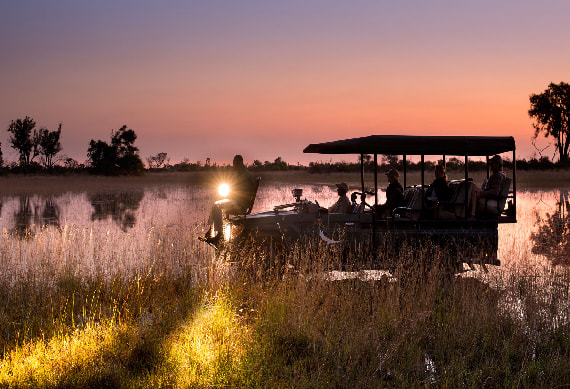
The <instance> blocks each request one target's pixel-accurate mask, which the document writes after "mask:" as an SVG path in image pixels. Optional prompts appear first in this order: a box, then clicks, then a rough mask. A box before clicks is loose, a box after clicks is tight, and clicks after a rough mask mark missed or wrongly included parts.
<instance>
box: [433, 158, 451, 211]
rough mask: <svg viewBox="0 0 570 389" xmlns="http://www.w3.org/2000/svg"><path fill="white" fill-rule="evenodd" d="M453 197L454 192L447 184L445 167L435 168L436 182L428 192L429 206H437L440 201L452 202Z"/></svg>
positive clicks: (438, 166) (434, 181)
mask: <svg viewBox="0 0 570 389" xmlns="http://www.w3.org/2000/svg"><path fill="white" fill-rule="evenodd" d="M452 196H453V191H452V190H451V188H450V187H449V185H448V184H447V176H446V175H445V166H443V165H437V166H436V167H435V180H433V182H432V184H431V185H430V186H429V188H428V190H427V191H426V199H427V200H428V205H436V204H437V203H438V202H440V201H450V200H451V197H452Z"/></svg>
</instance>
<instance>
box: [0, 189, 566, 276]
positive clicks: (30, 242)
mask: <svg viewBox="0 0 570 389" xmlns="http://www.w3.org/2000/svg"><path fill="white" fill-rule="evenodd" d="M302 188H303V191H304V194H303V198H307V199H309V200H317V201H318V202H319V203H320V204H321V205H322V206H328V205H330V204H332V203H333V202H334V201H335V200H336V191H335V190H334V188H331V187H330V186H325V185H315V186H303V187H302ZM291 189H292V186H291V185H265V186H264V187H261V188H260V189H259V192H258V196H257V199H256V203H255V207H254V210H253V212H259V211H266V210H270V209H272V208H273V206H274V205H276V204H283V203H289V202H292V201H293V198H292V195H291ZM567 193H568V191H567V190H537V191H526V192H521V193H518V194H517V218H518V223H517V224H502V225H500V226H499V245H500V246H499V253H498V256H499V259H501V261H502V267H504V268H512V267H517V266H538V267H545V266H550V265H552V264H565V263H566V262H567V260H566V259H565V254H564V253H565V252H567V251H568V250H567V249H568V248H570V247H567V246H569V245H570V244H569V243H567V242H568V241H569V240H570V239H569V236H570V231H569V229H568V223H567V221H566V217H567V216H568V207H567V201H568V194H567ZM213 198H214V194H213V193H211V192H210V191H209V190H207V189H205V188H203V187H188V186H178V185H171V186H164V187H161V188H160V189H158V188H157V187H153V188H148V189H140V190H132V191H129V192H111V191H101V192H94V193H85V192H67V193H65V194H61V195H53V196H40V195H31V196H7V197H2V198H0V231H2V244H1V245H0V254H1V255H2V260H3V268H4V269H5V272H4V277H12V278H13V279H17V278H18V277H22V276H23V275H24V274H26V273H29V272H30V271H32V272H34V273H35V274H36V276H38V274H37V273H38V272H39V273H44V276H45V277H49V276H50V274H52V275H53V273H54V272H57V271H61V270H62V269H64V270H65V269H68V270H66V271H72V272H74V273H75V272H81V274H86V275H89V274H106V275H108V276H112V275H113V274H116V273H117V272H121V273H129V272H133V271H141V269H145V268H148V266H151V265H152V264H151V263H150V262H149V261H153V260H156V259H152V258H155V257H156V256H154V257H153V256H152V255H150V253H153V252H154V253H156V252H158V251H157V250H162V252H161V253H162V254H161V255H162V256H164V255H166V254H168V256H169V259H168V260H169V261H170V262H169V263H168V266H169V267H170V268H171V270H172V271H176V268H177V266H178V265H176V263H178V264H179V265H180V266H182V264H180V263H179V262H180V261H192V260H193V256H197V255H202V254H203V253H207V252H208V250H210V249H209V247H207V246H206V245H204V244H203V243H200V242H197V241H196V237H197V236H198V235H200V234H202V233H203V232H204V230H205V228H206V226H205V223H206V220H207V218H208V212H209V210H210V206H211V203H212V199H213ZM380 200H382V199H380ZM561 200H562V206H561V205H560V204H561V203H560V202H561ZM166 241H168V244H169V245H170V246H168V248H165V247H164V244H165V242H166ZM161 245H162V246H161ZM54 258H55V259H56V261H57V263H56V264H54V263H53V262H54ZM177 261H178V262H177Z"/></svg>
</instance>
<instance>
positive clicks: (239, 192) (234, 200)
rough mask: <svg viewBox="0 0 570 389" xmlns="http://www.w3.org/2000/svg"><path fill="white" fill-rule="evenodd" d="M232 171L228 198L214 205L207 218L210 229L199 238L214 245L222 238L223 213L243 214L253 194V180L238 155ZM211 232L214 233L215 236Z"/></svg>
mask: <svg viewBox="0 0 570 389" xmlns="http://www.w3.org/2000/svg"><path fill="white" fill-rule="evenodd" d="M233 169H234V171H233V174H232V177H231V179H230V182H229V185H230V194H229V198H228V199H224V200H222V201H216V202H215V203H214V205H213V207H212V211H211V212H210V217H209V218H208V225H209V226H210V227H209V229H208V231H207V232H206V234H205V236H204V237H201V238H200V239H201V240H203V241H205V242H208V243H211V244H214V245H216V244H217V243H218V242H219V241H220V239H221V238H222V233H223V231H222V228H223V213H224V212H225V213H226V214H228V215H241V214H244V213H245V212H246V210H247V208H248V207H249V205H250V202H251V198H252V196H253V195H254V194H255V193H254V191H255V184H254V180H253V178H252V177H251V175H250V174H249V172H248V171H247V169H246V167H245V165H244V164H243V157H242V156H241V155H239V154H238V155H236V156H235V157H234V160H233ZM212 228H213V231H212ZM212 232H215V234H213V233H212ZM212 235H214V236H212Z"/></svg>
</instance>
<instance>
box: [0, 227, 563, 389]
mask: <svg viewBox="0 0 570 389" xmlns="http://www.w3.org/2000/svg"><path fill="white" fill-rule="evenodd" d="M64 232H65V233H62V234H53V235H49V234H48V233H47V232H45V233H39V234H36V235H35V236H33V237H29V238H28V239H29V241H21V240H17V241H16V243H8V241H7V240H6V239H7V237H4V239H5V240H4V241H3V243H2V246H0V251H2V252H5V250H14V247H13V246H10V244H12V245H13V244H17V245H18V246H19V247H24V245H29V248H28V249H27V250H28V251H27V252H28V254H29V255H30V259H31V258H33V261H31V260H29V261H28V266H29V269H30V271H27V272H23V273H22V274H21V275H17V274H16V273H14V276H13V277H6V276H4V277H2V279H1V283H0V298H1V299H2V301H3V302H4V304H2V306H1V308H0V328H1V329H2V331H1V332H0V346H1V348H0V349H1V350H2V355H1V359H0V386H2V387H32V388H34V387H82V388H84V387H93V388H95V387H97V388H98V387H117V388H128V387H133V388H134V387H137V388H138V387H181V388H184V387H212V386H213V387H220V386H225V387H271V388H274V387H318V388H320V387H322V388H325V387H326V388H328V387H385V386H388V387H421V386H436V387H458V386H461V387H483V386H491V387H537V386H538V387H555V386H558V385H564V384H566V383H567V382H568V381H569V379H570V373H569V372H570V323H569V322H568V304H567V302H568V297H569V296H568V285H569V284H570V273H569V272H568V271H566V270H564V269H562V270H560V269H559V271H556V272H552V271H541V270H538V269H536V268H534V269H533V270H532V271H530V272H517V271H512V272H502V271H492V272H491V273H485V272H475V273H473V275H475V277H465V276H464V277H457V278H449V277H447V276H445V275H444V274H442V273H440V272H439V271H438V270H437V269H438V267H437V266H435V267H434V268H433V269H434V270H432V271H430V272H427V273H421V274H419V273H415V272H411V273H409V272H408V273H406V274H407V277H406V278H405V282H403V281H398V280H397V279H392V278H389V277H388V276H383V277H375V278H374V279H373V280H368V281H366V280H363V279H364V278H365V277H366V276H367V275H369V273H366V272H360V273H344V275H345V278H344V279H342V278H339V277H338V275H339V274H340V273H334V272H330V270H334V269H335V268H338V264H339V263H340V258H341V253H338V252H335V251H331V250H329V249H327V248H326V247H322V246H304V247H297V248H294V249H293V250H291V251H290V252H289V254H288V255H286V256H285V257H276V258H278V259H280V260H278V261H274V260H272V261H267V258H268V257H267V254H266V253H265V252H264V251H262V250H261V249H255V248H244V250H243V251H240V252H237V253H232V255H233V259H237V260H239V263H240V265H239V266H238V265H236V264H235V263H234V264H233V265H232V264H230V263H228V262H224V261H213V262H212V260H211V252H210V251H209V250H207V249H206V248H205V247H203V246H199V245H194V243H193V242H195V238H196V236H195V235H194V234H191V235H190V236H188V235H187V230H183V229H180V230H178V229H176V230H172V229H167V228H164V229H162V230H160V229H159V230H157V231H154V232H153V233H152V234H149V237H148V238H147V239H148V243H149V247H151V248H152V249H150V250H148V252H147V254H146V256H145V257H144V258H129V257H123V256H124V255H127V254H125V253H122V254H119V255H121V256H119V257H117V258H115V259H113V260H112V261H113V262H115V261H119V262H121V263H123V262H125V261H126V262H132V263H142V264H146V265H143V266H142V267H140V268H139V269H138V270H137V271H136V272H135V274H131V273H125V272H122V271H121V270H117V269H114V268H111V269H106V268H97V269H95V270H93V271H92V272H89V273H86V272H85V271H82V270H81V268H80V267H75V266H74V263H77V262H78V261H81V258H80V257H81V256H82V255H86V253H87V252H88V251H85V252H83V251H82V250H85V249H82V247H83V246H84V245H87V244H88V242H89V240H88V239H89V238H88V237H85V235H84V234H82V233H81V232H80V231H72V230H68V229H66V230H65V231H64ZM195 234H197V232H195ZM86 239H87V240H86ZM98 244H101V243H98ZM110 244H112V242H111V243H110ZM103 251H104V250H100V249H95V251H93V252H92V253H93V255H94V258H93V260H94V261H95V263H109V262H108V261H107V262H104V261H105V258H99V257H98V255H102V254H100V253H101V252H103ZM392 255H394V254H393V253H386V254H385V258H386V260H389V259H390V258H391V256H392ZM398 255H399V256H400V257H401V258H404V259H405V258H407V257H408V256H413V258H414V260H415V261H416V263H418V264H419V265H420V266H418V267H420V268H421V267H422V266H421V264H422V263H425V261H430V262H436V263H437V262H438V261H440V260H443V259H444V258H445V255H446V254H445V253H444V252H439V251H434V250H433V249H430V250H428V249H426V250H419V251H416V252H414V253H411V252H407V251H406V250H402V252H400V253H399V254H398ZM410 258H411V257H410ZM36 267H37V268H38V269H40V268H41V269H42V272H38V273H41V274H51V277H42V276H41V274H36V270H37V269H36ZM396 274H399V273H398V271H397V272H396ZM335 277H336V279H335ZM46 278H49V279H46ZM400 280H404V278H400Z"/></svg>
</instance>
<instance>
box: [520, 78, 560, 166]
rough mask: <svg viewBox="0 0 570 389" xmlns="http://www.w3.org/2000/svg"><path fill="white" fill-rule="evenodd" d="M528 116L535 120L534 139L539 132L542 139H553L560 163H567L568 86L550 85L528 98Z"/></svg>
mask: <svg viewBox="0 0 570 389" xmlns="http://www.w3.org/2000/svg"><path fill="white" fill-rule="evenodd" d="M528 115H529V116H530V117H531V118H534V119H535V120H536V123H533V127H534V129H535V133H534V138H535V139H536V137H537V136H538V134H540V133H541V132H543V133H544V137H545V138H546V137H548V136H551V137H553V138H554V141H555V146H556V150H557V152H558V155H559V156H560V162H561V163H567V162H568V147H569V146H570V139H569V138H568V135H570V123H569V120H570V85H569V84H567V83H565V82H561V83H560V84H554V83H550V85H548V88H547V89H546V90H545V91H544V92H543V93H540V94H533V95H531V96H530V109H529V111H528Z"/></svg>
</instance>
